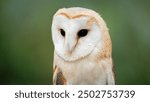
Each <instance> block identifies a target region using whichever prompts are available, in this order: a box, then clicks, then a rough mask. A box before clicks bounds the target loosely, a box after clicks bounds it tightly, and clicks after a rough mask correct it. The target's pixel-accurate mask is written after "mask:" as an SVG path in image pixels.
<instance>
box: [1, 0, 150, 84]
mask: <svg viewBox="0 0 150 102" xmlns="http://www.w3.org/2000/svg"><path fill="white" fill-rule="evenodd" d="M149 4H150V1H149V0H147V1H146V0H1V1H0V84H52V83H51V82H52V72H53V71H52V66H53V65H52V64H53V50H54V46H53V43H52V39H51V22H52V16H53V14H54V13H55V12H56V11H57V10H58V9H59V8H63V7H72V6H80V7H85V8H90V9H93V10H95V11H97V12H99V13H100V14H101V16H102V17H103V18H104V20H105V21H106V22H107V25H108V28H109V31H110V36H111V38H112V43H113V59H114V63H115V67H116V80H117V84H150V58H149V57H150V6H149Z"/></svg>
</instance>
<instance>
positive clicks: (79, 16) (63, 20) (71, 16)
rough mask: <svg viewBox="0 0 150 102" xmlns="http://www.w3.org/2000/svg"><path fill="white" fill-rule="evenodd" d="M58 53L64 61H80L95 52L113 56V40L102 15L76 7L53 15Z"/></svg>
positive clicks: (54, 40)
mask: <svg viewBox="0 0 150 102" xmlns="http://www.w3.org/2000/svg"><path fill="white" fill-rule="evenodd" d="M52 39H53V43H54V48H55V53H56V55H58V56H59V57H60V58H62V59H63V60H64V61H77V60H79V59H82V58H86V57H87V56H89V55H91V54H97V56H99V57H101V56H111V40H110V36H109V33H108V29H107V26H106V24H105V22H104V20H103V19H102V18H101V16H100V15H99V14H98V13H96V12H95V11H93V10H90V9H86V8H81V7H72V8H63V9H60V10H58V11H57V12H56V13H55V15H54V16H53V21H52Z"/></svg>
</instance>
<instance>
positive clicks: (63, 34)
mask: <svg viewBox="0 0 150 102" xmlns="http://www.w3.org/2000/svg"><path fill="white" fill-rule="evenodd" d="M60 33H61V35H62V36H63V37H64V36H65V31H64V30H63V29H60Z"/></svg>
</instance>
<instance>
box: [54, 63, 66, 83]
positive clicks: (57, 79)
mask: <svg viewBox="0 0 150 102" xmlns="http://www.w3.org/2000/svg"><path fill="white" fill-rule="evenodd" d="M66 82H67V81H66V79H65V78H64V75H63V73H62V71H61V70H60V69H59V68H58V67H57V66H55V68H54V74H53V84H54V85H66Z"/></svg>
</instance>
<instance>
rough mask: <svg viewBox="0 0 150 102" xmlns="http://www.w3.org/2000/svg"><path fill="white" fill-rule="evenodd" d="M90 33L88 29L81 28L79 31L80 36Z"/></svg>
mask: <svg viewBox="0 0 150 102" xmlns="http://www.w3.org/2000/svg"><path fill="white" fill-rule="evenodd" d="M87 33H88V30H87V29H81V30H80V31H79V32H78V37H79V38H80V37H84V36H86V35H87Z"/></svg>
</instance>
